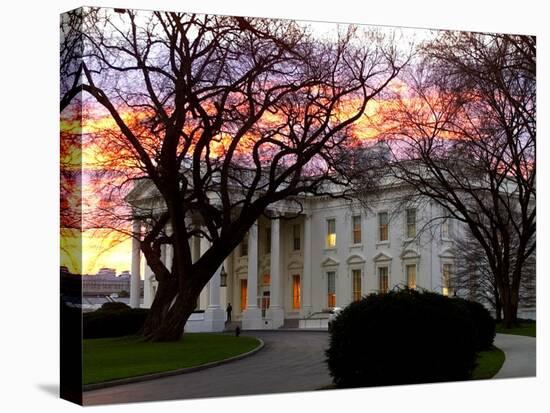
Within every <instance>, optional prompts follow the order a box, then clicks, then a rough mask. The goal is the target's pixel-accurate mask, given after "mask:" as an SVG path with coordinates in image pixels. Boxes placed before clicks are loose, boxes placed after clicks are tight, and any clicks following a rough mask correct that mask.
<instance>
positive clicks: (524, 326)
mask: <svg viewBox="0 0 550 413" xmlns="http://www.w3.org/2000/svg"><path fill="white" fill-rule="evenodd" d="M497 333H500V334H515V335H517V336H528V337H536V336H537V323H535V322H534V321H530V322H526V321H521V322H520V323H519V326H516V327H512V328H505V327H504V326H503V325H502V324H497Z"/></svg>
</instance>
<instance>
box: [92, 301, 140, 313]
mask: <svg viewBox="0 0 550 413" xmlns="http://www.w3.org/2000/svg"><path fill="white" fill-rule="evenodd" d="M131 309H132V307H130V306H129V305H128V304H124V303H121V302H119V301H107V302H106V303H103V304H102V305H101V307H100V308H99V309H98V311H129V310H131Z"/></svg>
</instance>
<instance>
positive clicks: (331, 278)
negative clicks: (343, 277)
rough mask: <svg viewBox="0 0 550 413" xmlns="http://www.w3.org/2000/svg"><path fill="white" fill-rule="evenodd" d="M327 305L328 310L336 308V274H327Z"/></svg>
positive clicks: (332, 272)
mask: <svg viewBox="0 0 550 413" xmlns="http://www.w3.org/2000/svg"><path fill="white" fill-rule="evenodd" d="M327 304H328V307H329V308H333V307H336V273H335V272H334V271H329V272H327Z"/></svg>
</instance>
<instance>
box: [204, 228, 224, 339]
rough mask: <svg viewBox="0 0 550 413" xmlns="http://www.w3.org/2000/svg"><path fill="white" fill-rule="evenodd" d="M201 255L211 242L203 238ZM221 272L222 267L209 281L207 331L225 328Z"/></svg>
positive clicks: (205, 323)
mask: <svg viewBox="0 0 550 413" xmlns="http://www.w3.org/2000/svg"><path fill="white" fill-rule="evenodd" d="M200 247H201V255H202V254H204V252H206V251H207V250H208V248H210V242H209V241H208V240H207V239H206V238H204V237H203V238H201V245H200ZM220 272H221V266H220V267H219V268H218V269H217V270H216V272H215V273H214V275H213V276H212V278H210V281H208V307H207V308H206V310H205V312H204V329H205V331H223V330H224V328H225V310H223V309H222V308H220Z"/></svg>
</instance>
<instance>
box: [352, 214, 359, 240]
mask: <svg viewBox="0 0 550 413" xmlns="http://www.w3.org/2000/svg"><path fill="white" fill-rule="evenodd" d="M351 225H352V240H353V243H354V244H361V215H354V216H353V217H352V218H351Z"/></svg>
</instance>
